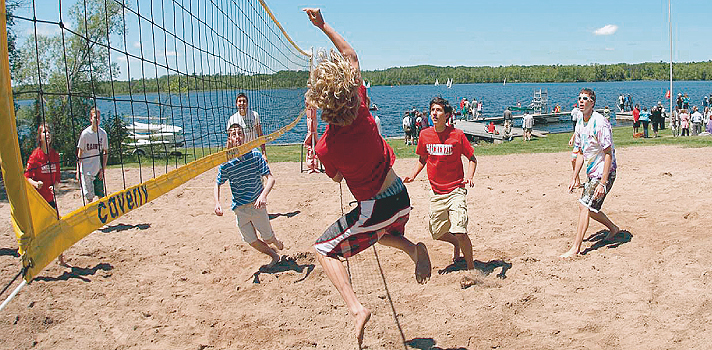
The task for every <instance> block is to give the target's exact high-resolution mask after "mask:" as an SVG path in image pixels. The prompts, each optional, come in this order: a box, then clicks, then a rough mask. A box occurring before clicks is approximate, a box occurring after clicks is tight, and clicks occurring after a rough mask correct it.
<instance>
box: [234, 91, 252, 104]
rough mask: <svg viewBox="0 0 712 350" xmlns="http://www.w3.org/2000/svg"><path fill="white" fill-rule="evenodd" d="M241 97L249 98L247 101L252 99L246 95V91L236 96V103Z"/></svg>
mask: <svg viewBox="0 0 712 350" xmlns="http://www.w3.org/2000/svg"><path fill="white" fill-rule="evenodd" d="M240 97H244V98H245V100H247V102H250V99H249V98H247V95H245V93H244V92H241V93H239V94H237V97H235V103H237V100H239V99H240Z"/></svg>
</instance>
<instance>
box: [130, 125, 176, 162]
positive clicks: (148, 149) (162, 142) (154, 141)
mask: <svg viewBox="0 0 712 350" xmlns="http://www.w3.org/2000/svg"><path fill="white" fill-rule="evenodd" d="M126 131H127V132H128V136H127V138H126V141H125V142H123V145H124V146H125V147H127V148H128V151H129V153H130V154H136V155H146V154H152V155H153V154H159V155H163V154H171V155H175V154H180V151H177V150H175V148H176V147H182V146H183V144H184V143H185V138H184V136H183V133H182V131H183V128H181V127H179V126H175V125H169V124H151V123H141V122H136V121H134V122H133V123H131V124H129V125H127V126H126Z"/></svg>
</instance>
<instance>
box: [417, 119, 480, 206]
mask: <svg viewBox="0 0 712 350" xmlns="http://www.w3.org/2000/svg"><path fill="white" fill-rule="evenodd" d="M415 153H417V154H418V155H419V156H422V157H426V158H427V166H428V180H430V186H431V187H432V188H433V192H435V193H437V194H445V193H450V192H452V190H454V189H456V188H459V187H465V184H464V182H463V181H464V179H465V172H464V169H463V165H462V160H461V159H460V157H462V156H465V157H466V158H467V159H470V158H472V156H474V154H475V150H474V149H473V148H472V145H471V144H470V141H468V140H467V137H466V136H465V133H463V132H462V130H460V129H457V128H455V127H453V126H447V127H445V130H443V132H436V131H435V127H429V128H427V129H425V130H423V131H421V132H420V139H419V140H418V148H417V149H416V150H415Z"/></svg>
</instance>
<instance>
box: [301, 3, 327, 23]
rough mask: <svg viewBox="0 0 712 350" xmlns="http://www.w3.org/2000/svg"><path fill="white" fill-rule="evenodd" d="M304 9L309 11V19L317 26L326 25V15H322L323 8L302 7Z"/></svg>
mask: <svg viewBox="0 0 712 350" xmlns="http://www.w3.org/2000/svg"><path fill="white" fill-rule="evenodd" d="M302 11H304V12H306V13H307V16H309V20H310V21H311V22H312V24H314V26H316V27H317V28H322V27H324V17H322V16H321V10H320V9H318V8H305V9H302Z"/></svg>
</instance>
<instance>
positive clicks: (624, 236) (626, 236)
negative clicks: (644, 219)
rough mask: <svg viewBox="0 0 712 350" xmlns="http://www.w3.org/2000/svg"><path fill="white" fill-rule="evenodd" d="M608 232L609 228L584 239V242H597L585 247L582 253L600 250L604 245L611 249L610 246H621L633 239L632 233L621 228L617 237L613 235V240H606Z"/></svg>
mask: <svg viewBox="0 0 712 350" xmlns="http://www.w3.org/2000/svg"><path fill="white" fill-rule="evenodd" d="M608 232H609V231H607V230H601V231H598V232H596V233H594V234H592V235H591V236H589V237H588V238H586V239H584V240H583V241H584V242H595V243H593V245H592V246H590V247H588V248H586V249H584V250H583V251H582V252H581V255H586V254H588V253H589V252H592V251H594V250H598V249H600V248H603V247H606V248H609V249H610V248H618V246H620V245H621V244H625V243H628V242H630V241H631V240H632V239H633V234H632V233H630V232H629V231H627V230H621V231H620V232H618V234H617V235H616V236H615V237H613V239H612V240H610V241H606V240H604V238H605V237H606V235H607V234H608Z"/></svg>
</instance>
